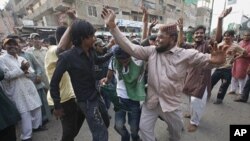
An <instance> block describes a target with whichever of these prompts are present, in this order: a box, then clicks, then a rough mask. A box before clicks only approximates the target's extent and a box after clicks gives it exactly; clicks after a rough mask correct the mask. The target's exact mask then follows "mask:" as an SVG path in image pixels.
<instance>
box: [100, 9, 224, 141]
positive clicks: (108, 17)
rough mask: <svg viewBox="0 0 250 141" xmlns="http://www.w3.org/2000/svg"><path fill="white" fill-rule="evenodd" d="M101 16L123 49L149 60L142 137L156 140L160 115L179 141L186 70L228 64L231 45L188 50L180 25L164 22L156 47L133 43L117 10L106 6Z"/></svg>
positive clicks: (152, 140) (175, 139) (145, 140)
mask: <svg viewBox="0 0 250 141" xmlns="http://www.w3.org/2000/svg"><path fill="white" fill-rule="evenodd" d="M101 16H102V18H103V19H104V21H105V24H106V25H107V26H108V27H109V28H110V32H111V34H112V35H113V37H114V38H115V41H116V43H117V44H119V45H120V47H121V48H122V49H124V50H125V51H126V52H127V53H129V54H130V55H132V56H133V57H136V58H138V59H141V60H148V92H147V97H146V101H145V103H144V104H143V106H142V113H141V119H140V132H141V138H142V140H143V141H155V136H154V128H152V127H155V123H156V120H157V118H158V116H159V115H160V116H161V117H162V119H163V120H164V121H165V122H166V123H167V125H168V130H169V134H170V141H179V140H180V137H181V132H182V129H183V122H182V113H181V110H180V105H181V95H182V94H183V93H182V88H183V84H184V81H185V77H186V71H183V70H187V69H189V68H192V67H211V65H212V64H222V63H224V62H225V53H226V52H225V49H227V46H223V47H219V48H217V46H214V47H213V48H212V49H213V52H212V54H211V55H210V54H203V53H200V52H198V51H197V50H185V49H182V48H179V47H177V46H176V42H177V36H178V35H177V27H176V25H163V26H161V27H160V28H159V31H158V33H157V38H156V46H155V48H153V47H146V48H144V47H142V46H138V45H134V44H132V43H131V42H130V41H129V40H128V39H127V38H126V37H125V36H124V35H123V34H122V33H121V31H120V30H119V29H118V28H117V26H116V24H115V14H114V11H113V10H111V9H107V8H104V9H103V11H102V15H101Z"/></svg>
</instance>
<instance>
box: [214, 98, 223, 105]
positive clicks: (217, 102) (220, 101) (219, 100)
mask: <svg viewBox="0 0 250 141" xmlns="http://www.w3.org/2000/svg"><path fill="white" fill-rule="evenodd" d="M214 104H222V100H221V99H217V100H216V101H215V102H214Z"/></svg>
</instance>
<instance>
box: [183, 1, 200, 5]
mask: <svg viewBox="0 0 250 141" xmlns="http://www.w3.org/2000/svg"><path fill="white" fill-rule="evenodd" d="M183 2H184V3H186V4H197V2H198V0H183Z"/></svg>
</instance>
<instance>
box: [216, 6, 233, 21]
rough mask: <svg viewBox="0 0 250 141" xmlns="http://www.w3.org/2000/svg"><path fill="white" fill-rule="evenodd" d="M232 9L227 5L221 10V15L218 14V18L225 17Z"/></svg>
mask: <svg viewBox="0 0 250 141" xmlns="http://www.w3.org/2000/svg"><path fill="white" fill-rule="evenodd" d="M231 11H232V7H229V8H227V9H225V10H223V12H222V13H221V15H220V16H219V19H223V18H225V17H226V16H227V15H228V14H230V13H231Z"/></svg>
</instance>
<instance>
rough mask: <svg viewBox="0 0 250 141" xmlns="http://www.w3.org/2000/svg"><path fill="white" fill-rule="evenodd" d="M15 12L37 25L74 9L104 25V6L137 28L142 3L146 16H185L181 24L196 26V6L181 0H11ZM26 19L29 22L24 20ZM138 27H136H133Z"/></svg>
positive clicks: (48, 23) (163, 19) (52, 21)
mask: <svg viewBox="0 0 250 141" xmlns="http://www.w3.org/2000/svg"><path fill="white" fill-rule="evenodd" d="M10 2H11V4H12V5H13V11H14V13H15V16H16V17H17V19H18V20H19V22H18V23H19V25H20V24H27V23H30V24H33V25H36V26H58V25H59V24H60V22H59V20H58V19H59V17H60V13H61V12H62V11H65V10H67V9H68V8H74V9H76V12H77V15H78V17H79V18H82V19H86V20H88V21H89V22H91V23H92V24H93V25H94V26H95V27H96V28H98V29H102V28H104V23H103V21H102V19H101V16H100V15H101V11H102V8H103V7H104V6H108V7H109V8H111V9H113V10H114V11H115V12H116V14H117V20H118V24H124V23H126V25H123V26H124V27H135V29H136V28H140V27H141V26H140V24H141V23H140V22H141V19H142V12H141V9H140V5H141V3H144V5H145V6H146V7H147V8H148V11H149V19H153V18H156V19H158V21H159V23H176V21H177V20H178V18H180V17H183V18H184V26H185V27H188V26H196V24H197V22H196V15H197V13H198V12H197V6H196V5H194V4H191V5H186V4H182V0H10ZM27 21H29V22H27ZM136 31H137V30H136Z"/></svg>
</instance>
